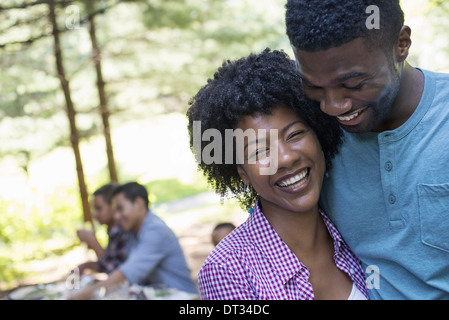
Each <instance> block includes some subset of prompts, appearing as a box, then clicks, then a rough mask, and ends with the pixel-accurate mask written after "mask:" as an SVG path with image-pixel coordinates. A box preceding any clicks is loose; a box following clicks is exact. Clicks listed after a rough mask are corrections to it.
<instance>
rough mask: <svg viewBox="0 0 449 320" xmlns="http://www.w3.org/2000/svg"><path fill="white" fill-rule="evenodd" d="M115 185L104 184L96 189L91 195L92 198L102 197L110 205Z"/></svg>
mask: <svg viewBox="0 0 449 320" xmlns="http://www.w3.org/2000/svg"><path fill="white" fill-rule="evenodd" d="M117 186H118V185H117V184H114V183H109V184H105V185H104V186H102V187H100V188H98V189H97V190H96V191H95V192H94V193H93V195H94V196H102V197H103V199H104V201H106V202H107V203H109V204H111V203H112V197H113V194H114V191H115V189H116V188H117Z"/></svg>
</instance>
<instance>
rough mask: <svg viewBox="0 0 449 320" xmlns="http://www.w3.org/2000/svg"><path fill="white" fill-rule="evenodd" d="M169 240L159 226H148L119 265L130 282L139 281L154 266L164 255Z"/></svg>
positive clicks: (146, 275)
mask: <svg viewBox="0 0 449 320" xmlns="http://www.w3.org/2000/svg"><path fill="white" fill-rule="evenodd" d="M167 241H169V239H168V237H167V233H166V232H165V230H164V229H161V228H155V227H153V228H148V229H147V230H145V232H144V233H143V234H142V235H141V236H140V239H139V242H138V244H137V246H136V247H135V248H134V249H133V250H132V251H131V252H130V253H129V256H128V258H127V259H126V261H125V262H124V263H123V264H121V265H120V266H119V269H120V271H121V272H122V273H123V274H124V275H125V277H126V278H127V279H128V281H129V282H130V283H139V282H142V281H144V280H145V278H146V277H148V275H149V274H150V273H151V272H152V271H153V270H154V269H155V268H156V266H157V265H158V264H159V262H160V261H161V260H162V259H163V258H164V257H165V255H166V247H167V245H168V243H167Z"/></svg>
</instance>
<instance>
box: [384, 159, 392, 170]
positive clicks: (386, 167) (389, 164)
mask: <svg viewBox="0 0 449 320" xmlns="http://www.w3.org/2000/svg"><path fill="white" fill-rule="evenodd" d="M391 169H393V164H392V163H391V161H387V162H385V170H387V171H391Z"/></svg>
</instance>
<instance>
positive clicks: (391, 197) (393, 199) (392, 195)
mask: <svg viewBox="0 0 449 320" xmlns="http://www.w3.org/2000/svg"><path fill="white" fill-rule="evenodd" d="M388 201H389V202H390V204H394V203H395V202H396V197H395V195H394V194H392V193H391V194H390V196H389V197H388Z"/></svg>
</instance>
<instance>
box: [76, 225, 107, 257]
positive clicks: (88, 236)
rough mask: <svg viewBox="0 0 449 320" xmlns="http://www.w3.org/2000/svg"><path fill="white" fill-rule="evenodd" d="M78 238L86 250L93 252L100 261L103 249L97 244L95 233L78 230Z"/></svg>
mask: <svg viewBox="0 0 449 320" xmlns="http://www.w3.org/2000/svg"><path fill="white" fill-rule="evenodd" d="M77 234H78V238H79V239H80V240H81V241H82V242H85V243H86V244H87V246H88V248H90V249H92V250H94V252H95V254H96V255H97V258H98V259H100V257H101V256H102V255H104V253H105V249H104V248H103V247H102V246H101V244H100V243H99V242H98V240H97V237H96V236H95V231H93V230H78V231H77Z"/></svg>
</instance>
